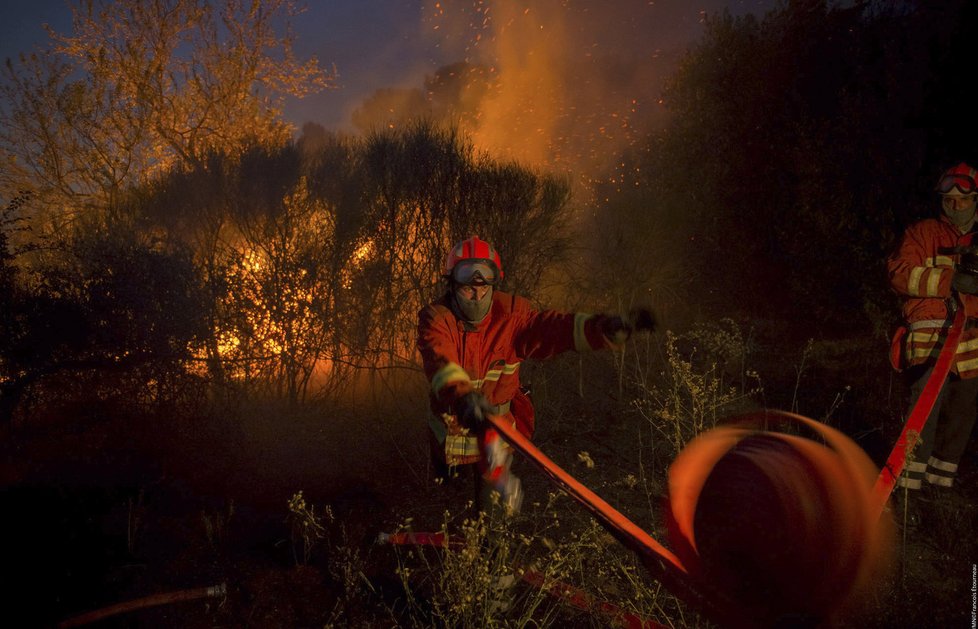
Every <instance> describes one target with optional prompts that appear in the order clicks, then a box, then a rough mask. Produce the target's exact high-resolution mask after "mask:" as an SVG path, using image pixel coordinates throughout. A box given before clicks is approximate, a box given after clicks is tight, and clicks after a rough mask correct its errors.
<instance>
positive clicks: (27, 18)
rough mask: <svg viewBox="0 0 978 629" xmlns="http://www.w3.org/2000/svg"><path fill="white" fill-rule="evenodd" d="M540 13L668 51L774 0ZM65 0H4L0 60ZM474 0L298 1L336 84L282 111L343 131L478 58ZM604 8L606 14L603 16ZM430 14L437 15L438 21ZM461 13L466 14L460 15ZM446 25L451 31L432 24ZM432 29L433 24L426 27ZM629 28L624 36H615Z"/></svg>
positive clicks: (298, 28)
mask: <svg viewBox="0 0 978 629" xmlns="http://www.w3.org/2000/svg"><path fill="white" fill-rule="evenodd" d="M524 4H526V5H528V6H534V5H536V6H537V7H539V8H540V9H542V10H552V9H553V8H554V7H558V6H560V7H572V8H573V10H575V11H580V10H581V9H582V7H584V9H585V10H587V9H592V10H593V11H594V12H595V13H596V14H597V13H600V18H601V19H596V20H595V21H594V23H595V24H603V25H604V26H603V34H601V33H594V34H589V33H580V34H579V37H584V38H587V37H588V36H591V37H594V38H595V41H599V40H600V39H601V38H602V37H606V38H607V37H610V39H611V41H608V42H607V43H608V44H609V45H611V44H612V43H618V44H621V43H625V44H626V45H634V46H642V47H643V48H646V49H648V50H659V49H661V50H668V51H675V50H677V49H682V48H683V47H685V46H686V45H687V44H688V43H690V42H692V41H695V39H696V38H697V37H699V35H700V33H701V31H702V26H701V20H702V13H703V12H704V11H707V12H715V11H721V10H723V9H724V8H727V9H729V10H730V11H731V12H732V13H734V14H741V13H746V12H755V13H763V11H765V10H767V9H769V8H770V7H771V6H772V5H773V4H774V0H700V1H699V2H696V3H691V2H688V1H687V0H660V1H651V2H650V1H646V0H627V1H615V2H604V1H603V0H602V1H600V2H599V1H595V0H588V1H582V2H566V1H564V2H558V1H557V0H547V1H545V2H525V3H524ZM69 6H70V3H69V2H68V1H67V0H32V1H27V2H25V1H22V0H21V1H17V2H13V3H7V4H6V5H5V7H4V11H3V20H0V58H3V59H6V58H10V57H14V58H15V57H16V55H17V54H18V53H19V52H22V51H29V50H31V49H32V47H33V46H35V45H36V44H39V43H44V42H45V41H46V39H47V36H46V33H45V32H44V29H43V28H42V24H45V23H46V24H48V25H50V26H51V27H52V28H54V29H55V30H56V31H59V32H69V31H70V28H71V12H70V9H69ZM491 6H492V3H491V2H480V1H478V0H462V1H458V2H454V1H453V0H443V1H442V2H440V3H438V2H421V1H419V0H343V1H341V0H332V1H319V2H315V1H314V2H308V3H307V7H308V8H307V11H306V12H305V13H304V14H303V15H302V16H301V17H300V18H299V19H298V20H296V22H295V33H296V50H297V52H298V53H299V56H300V57H302V58H305V57H307V56H308V55H310V54H315V55H316V56H317V57H318V59H319V61H320V63H321V65H323V66H324V67H327V68H328V67H330V66H331V65H333V64H335V66H336V70H337V71H338V73H339V81H338V88H337V89H333V90H329V91H326V92H324V93H321V94H318V95H315V96H311V97H308V98H306V99H303V100H301V101H300V100H295V99H292V100H290V101H289V102H288V104H287V106H286V112H285V113H286V116H287V117H288V118H289V120H291V121H292V122H293V123H294V124H296V126H301V125H302V124H303V123H304V122H307V121H313V122H317V123H319V124H322V125H324V126H325V127H326V128H328V129H334V130H341V129H349V128H350V124H349V119H350V112H351V111H352V110H353V109H355V108H356V107H357V105H359V104H360V103H361V102H362V101H363V100H364V98H366V97H368V96H369V95H370V94H372V93H373V92H374V91H375V90H377V89H380V88H388V87H421V85H422V83H423V81H424V77H425V76H426V75H430V74H432V73H434V71H435V70H437V69H438V68H439V67H441V66H443V65H446V64H448V63H452V62H455V61H461V60H471V61H478V60H479V58H478V57H479V55H480V54H483V53H482V51H480V50H478V49H473V48H472V42H473V41H474V40H475V37H476V36H477V34H478V30H479V29H478V25H476V26H473V24H472V23H471V22H472V21H471V19H469V18H471V16H472V15H475V14H479V13H480V12H482V11H484V10H485V8H486V7H491ZM611 12H614V14H612V13H611ZM436 14H438V15H441V16H442V20H441V23H439V18H438V17H437V16H436ZM466 14H467V15H468V18H466V17H465V15H466ZM446 21H453V24H454V26H453V28H441V27H442V26H445V23H446ZM436 26H437V28H436ZM629 31H631V38H629V37H628V36H625V37H621V38H619V37H618V36H621V35H623V34H626V33H628V32H629Z"/></svg>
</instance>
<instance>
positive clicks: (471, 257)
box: [445, 236, 503, 285]
mask: <svg viewBox="0 0 978 629" xmlns="http://www.w3.org/2000/svg"><path fill="white" fill-rule="evenodd" d="M445 275H447V276H449V277H451V278H452V280H453V281H455V282H456V283H458V284H490V285H491V284H496V283H498V282H499V280H501V279H503V262H502V259H501V258H500V257H499V253H498V252H496V249H495V248H494V247H493V246H492V245H490V244H489V243H488V242H486V241H485V240H482V239H481V238H479V237H478V236H472V237H471V238H468V239H466V240H463V241H462V242H460V243H458V244H457V245H455V246H454V247H452V249H451V251H449V252H448V257H446V258H445Z"/></svg>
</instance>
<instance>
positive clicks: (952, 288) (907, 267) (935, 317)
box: [888, 163, 978, 490]
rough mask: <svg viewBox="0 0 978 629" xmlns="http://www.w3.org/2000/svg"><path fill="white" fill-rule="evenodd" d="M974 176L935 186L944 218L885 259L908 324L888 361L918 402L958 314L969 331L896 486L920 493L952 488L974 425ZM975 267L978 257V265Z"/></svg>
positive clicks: (977, 312)
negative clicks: (907, 380)
mask: <svg viewBox="0 0 978 629" xmlns="http://www.w3.org/2000/svg"><path fill="white" fill-rule="evenodd" d="M975 183H976V171H975V169H974V168H971V167H970V166H968V165H967V164H964V163H961V164H958V165H957V166H954V167H953V168H950V169H948V170H947V171H946V172H945V173H944V174H943V175H942V176H941V179H940V181H939V182H938V184H937V192H938V193H939V194H940V195H941V206H942V209H943V211H942V213H941V215H940V217H938V218H928V219H924V220H922V221H919V222H917V223H914V224H913V225H911V226H910V227H909V228H908V229H907V231H906V232H905V234H904V236H903V240H902V242H901V243H900V248H899V249H898V250H897V251H896V252H895V253H894V254H893V255H892V256H891V257H890V259H889V260H888V268H889V274H890V283H891V284H892V286H893V288H894V289H895V290H896V291H897V292H898V293H899V294H900V295H901V296H902V297H903V315H904V318H905V319H906V325H905V326H904V327H902V328H901V329H900V330H899V331H898V333H897V335H896V336H894V339H893V346H892V351H891V359H892V362H893V366H894V367H896V368H897V369H907V371H908V373H909V374H910V377H911V380H912V381H913V385H912V388H911V393H912V397H913V400H914V403H915V402H916V400H917V398H919V397H920V394H921V392H922V391H923V389H924V385H925V384H926V382H927V379H928V377H929V376H930V374H931V371H932V370H933V366H934V361H935V360H936V358H937V355H938V354H939V353H940V350H941V347H942V345H943V342H944V339H945V337H946V336H947V331H948V328H949V327H950V322H951V319H952V317H953V313H954V312H955V309H956V308H964V311H965V315H966V316H967V319H966V323H965V330H964V333H963V335H962V337H961V341H960V344H959V345H958V349H957V353H956V355H955V357H954V362H953V364H952V368H951V375H950V376H949V377H948V381H947V382H946V383H945V385H944V387H943V388H942V390H941V394H940V397H939V398H938V400H937V401H936V403H935V404H934V409H933V410H932V411H931V414H930V417H928V419H927V423H926V424H925V425H924V428H923V431H922V434H921V435H920V440H919V442H918V444H917V446H916V447H915V449H914V451H913V453H912V454H913V456H912V458H911V457H908V459H907V460H908V462H907V466H906V468H905V473H904V475H903V476H901V477H900V478H899V479H898V481H897V484H898V485H899V486H902V487H906V488H907V489H909V490H918V489H920V488H921V486H922V483H923V482H927V483H928V484H930V485H932V486H937V487H951V485H952V484H953V482H954V476H955V474H956V473H957V470H958V462H959V461H960V460H961V457H962V456H963V454H964V451H965V448H966V446H967V443H968V439H969V435H970V434H971V429H972V427H973V426H974V423H975V415H976V412H978V408H976V399H978V397H976V396H978V325H976V324H978V297H976V294H978V268H971V267H972V266H976V265H975V264H972V260H971V258H972V256H971V254H970V253H969V251H968V249H969V248H970V247H971V246H972V245H978V238H975V233H976V231H978V228H976V224H975V202H976V198H978V190H976V189H975ZM974 260H975V261H978V257H976V258H974Z"/></svg>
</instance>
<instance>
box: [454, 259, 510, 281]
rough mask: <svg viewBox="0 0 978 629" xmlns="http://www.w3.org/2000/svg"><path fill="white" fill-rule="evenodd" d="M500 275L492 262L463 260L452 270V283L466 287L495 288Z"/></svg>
mask: <svg viewBox="0 0 978 629" xmlns="http://www.w3.org/2000/svg"><path fill="white" fill-rule="evenodd" d="M498 277H499V274H498V273H496V265H495V264H493V262H492V261H491V260H483V259H475V260H463V261H461V262H459V263H458V264H456V265H455V268H453V269H452V281H453V282H455V283H456V284H462V285H464V286H481V285H485V284H488V285H489V286H494V285H495V284H496V281H497V280H498Z"/></svg>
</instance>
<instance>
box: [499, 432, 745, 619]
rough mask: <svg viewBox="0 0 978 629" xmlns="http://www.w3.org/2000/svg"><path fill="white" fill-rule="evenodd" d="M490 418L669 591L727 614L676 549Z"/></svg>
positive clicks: (705, 609) (712, 614) (709, 611)
mask: <svg viewBox="0 0 978 629" xmlns="http://www.w3.org/2000/svg"><path fill="white" fill-rule="evenodd" d="M488 420H489V423H491V424H492V426H493V427H494V428H495V429H496V430H498V431H499V433H500V434H501V435H502V436H503V438H504V439H505V440H506V441H507V442H508V443H509V445H511V446H512V447H513V448H514V449H516V450H518V451H519V452H521V453H522V454H523V455H524V456H525V457H526V458H527V459H529V460H530V461H531V462H532V463H533V464H534V465H535V466H537V467H538V468H539V469H540V470H541V471H542V472H543V473H544V474H545V475H546V476H547V477H549V478H550V480H551V481H552V482H553V483H554V484H555V485H556V486H557V487H558V488H560V489H561V490H563V491H564V492H565V493H567V494H569V495H570V496H571V497H572V498H574V499H575V500H576V501H577V502H579V503H580V504H581V505H582V506H583V507H584V508H585V509H587V511H588V512H590V513H591V515H592V516H594V517H595V519H597V520H598V522H599V523H601V525H602V526H604V528H605V529H606V530H608V532H610V533H611V534H612V535H613V536H614V537H615V538H616V539H617V540H618V541H619V542H621V543H622V544H623V545H624V546H625V547H626V548H628V549H629V550H631V551H632V552H634V553H636V554H637V555H638V556H639V558H641V560H642V563H643V565H644V566H645V568H646V570H648V571H649V572H650V573H651V574H652V575H653V576H654V577H655V578H656V579H657V580H659V581H660V582H661V583H662V584H663V585H664V586H665V587H666V588H667V589H668V590H669V591H671V592H672V593H673V594H675V595H676V596H678V597H679V598H681V599H683V600H684V601H686V602H688V603H692V604H694V605H695V606H696V607H698V608H699V609H700V610H702V611H703V612H704V613H706V614H707V615H708V616H710V617H711V618H713V619H714V620H719V619H721V618H723V617H724V615H725V614H724V613H723V612H721V611H720V610H719V609H718V608H717V605H718V603H720V602H721V600H722V599H720V598H719V597H717V596H711V597H706V596H704V594H705V593H704V592H701V591H700V589H699V588H700V587H701V586H694V584H693V582H692V579H691V578H690V576H689V573H688V570H687V569H686V567H685V566H683V564H682V562H681V561H680V560H679V558H678V557H676V555H675V554H673V553H672V551H670V550H669V549H667V548H666V547H665V546H663V545H662V544H660V543H659V542H658V541H656V539H655V538H653V537H652V536H651V535H649V534H648V533H647V532H645V531H644V530H642V529H641V528H639V527H638V526H637V525H636V524H635V523H634V522H632V521H631V520H629V519H628V518H627V517H625V516H624V515H622V513H621V512H619V511H618V510H617V509H615V508H614V507H612V506H611V505H610V504H608V503H607V502H605V501H604V500H603V499H602V498H601V497H600V496H598V495H597V494H595V493H594V492H593V491H591V490H590V489H588V488H587V487H585V486H584V485H583V484H581V482H580V481H578V480H577V479H576V478H574V477H573V476H571V475H570V474H568V473H567V472H566V471H564V470H563V469H562V468H561V467H560V466H559V465H557V464H556V463H554V462H553V461H552V460H550V458H549V457H547V455H545V454H544V453H543V452H541V451H540V449H539V448H537V447H536V446H535V445H533V444H532V443H531V442H530V441H529V440H528V439H527V438H526V437H524V436H523V435H522V434H521V433H520V432H519V431H518V430H517V429H516V428H514V427H513V426H512V425H510V424H509V423H508V422H506V420H504V419H503V418H501V417H498V416H495V415H490V416H489V417H488Z"/></svg>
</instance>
